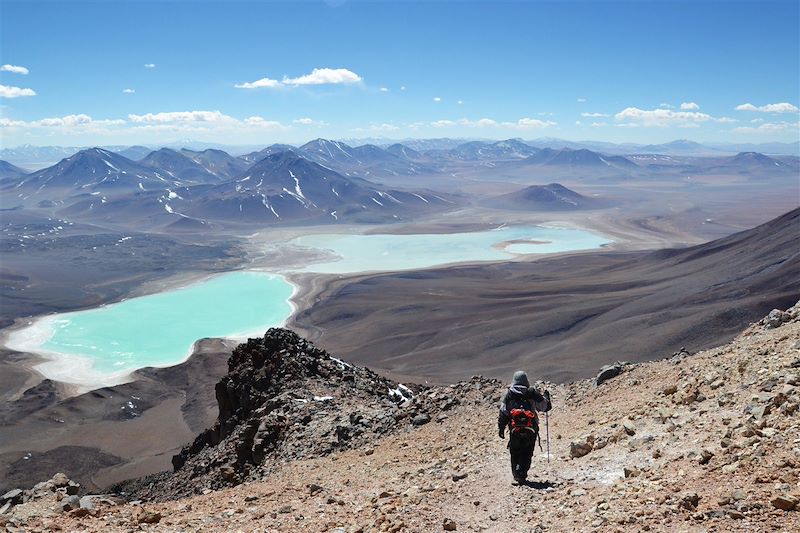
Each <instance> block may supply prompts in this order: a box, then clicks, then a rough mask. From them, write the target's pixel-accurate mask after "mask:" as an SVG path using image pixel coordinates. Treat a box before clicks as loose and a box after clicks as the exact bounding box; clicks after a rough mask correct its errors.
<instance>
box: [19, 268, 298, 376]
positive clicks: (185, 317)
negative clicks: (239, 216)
mask: <svg viewBox="0 0 800 533" xmlns="http://www.w3.org/2000/svg"><path fill="white" fill-rule="evenodd" d="M293 289H294V287H293V286H292V285H291V284H290V283H288V282H287V281H285V280H284V279H283V278H282V277H280V276H276V275H270V274H264V273H257V272H231V273H228V274H222V275H218V276H214V277H211V278H209V279H208V280H205V281H202V282H199V283H195V284H192V285H188V286H186V287H183V288H180V289H174V290H170V291H166V292H162V293H157V294H152V295H148V296H141V297H138V298H131V299H129V300H124V301H122V302H119V303H115V304H111V305H106V306H103V307H98V308H96V309H91V310H87V311H78V312H73V313H64V314H59V315H53V316H48V317H45V318H44V319H42V320H41V321H39V322H37V323H36V324H34V326H32V327H31V328H30V329H33V330H34V331H32V332H30V333H32V334H33V335H32V337H33V339H30V338H29V339H28V340H29V341H32V342H34V343H37V344H38V346H39V348H38V349H33V350H32V351H40V352H43V353H44V354H45V355H48V356H49V357H53V355H56V354H61V355H65V356H67V358H66V359H67V361H66V362H67V363H68V364H64V362H61V361H59V359H58V358H56V359H55V360H53V361H49V362H45V363H43V364H42V367H41V368H40V370H42V371H43V373H45V374H46V375H48V376H51V374H53V375H52V376H51V377H53V378H56V379H60V380H61V381H66V382H71V383H81V382H84V381H92V380H95V379H98V378H99V377H101V376H103V375H108V376H113V375H121V374H127V373H129V372H130V371H132V370H135V369H137V368H142V367H145V366H169V365H174V364H176V363H178V362H180V361H182V360H184V359H185V358H186V357H187V356H188V355H189V352H190V350H191V348H192V345H193V344H194V342H195V341H196V340H198V339H201V338H204V337H240V336H246V335H247V334H252V335H256V334H263V332H264V330H265V329H266V328H268V327H270V326H278V325H281V324H283V323H284V321H285V320H286V318H287V317H289V316H290V315H291V313H292V306H291V304H290V303H289V298H290V297H291V296H292V293H293ZM23 331H24V330H23ZM37 337H38V340H36V338H37ZM48 337H49V338H48ZM43 339H46V340H44V342H40V341H41V340H43ZM31 348H32V347H31ZM70 356H72V357H70ZM76 357H77V359H76Z"/></svg>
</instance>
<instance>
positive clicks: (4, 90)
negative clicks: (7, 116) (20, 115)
mask: <svg viewBox="0 0 800 533" xmlns="http://www.w3.org/2000/svg"><path fill="white" fill-rule="evenodd" d="M20 96H36V91H34V90H33V89H23V88H22V87H12V86H10V85H0V98H18V97H20Z"/></svg>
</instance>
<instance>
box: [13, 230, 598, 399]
mask: <svg viewBox="0 0 800 533" xmlns="http://www.w3.org/2000/svg"><path fill="white" fill-rule="evenodd" d="M609 242H610V241H609V240H608V239H607V238H604V237H601V236H599V235H595V234H593V233H590V232H587V231H582V230H575V229H563V228H547V227H533V226H531V227H501V228H498V229H494V230H488V231H480V232H472V233H449V234H424V235H422V234H413V235H392V234H376V235H355V234H354V235H347V234H328V235H308V236H304V237H298V238H296V239H293V240H292V241H290V242H289V243H288V244H290V245H293V246H303V247H310V248H316V249H321V250H326V251H328V252H330V253H331V254H333V257H334V259H333V260H330V261H324V262H319V263H313V264H309V265H307V266H306V267H305V268H304V269H303V270H302V271H303V272H312V273H335V274H343V273H355V272H368V271H395V270H409V269H419V268H427V267H433V266H437V265H445V264H451V263H460V262H475V261H498V260H509V259H513V258H514V257H516V256H518V255H525V254H542V253H554V252H564V251H573V250H586V249H592V248H598V247H600V246H602V245H604V244H607V243H609ZM293 292H294V286H293V285H292V284H291V283H289V282H288V281H286V279H285V278H284V277H283V276H281V275H278V274H269V273H264V272H252V271H251V272H231V273H227V274H221V275H217V276H213V277H210V278H208V279H206V280H204V281H200V282H197V283H194V284H191V285H188V286H186V287H182V288H179V289H173V290H169V291H165V292H162V293H157V294H152V295H148V296H141V297H137V298H131V299H129V300H124V301H122V302H119V303H115V304H110V305H104V306H102V307H98V308H95V309H90V310H86V311H76V312H72V313H62V314H56V315H49V316H45V317H41V318H38V319H36V320H35V321H34V322H33V323H32V324H30V325H29V326H27V327H25V328H22V329H19V330H16V331H14V332H12V333H11V335H10V336H9V338H8V340H7V342H6V345H7V346H8V347H10V348H12V349H16V350H20V351H28V352H33V353H38V354H41V355H43V356H44V357H45V358H46V359H47V360H46V361H45V362H43V363H40V364H39V365H37V366H36V368H37V370H39V371H40V372H41V373H42V374H44V375H45V376H47V377H48V378H50V379H54V380H56V381H62V382H66V383H73V384H77V385H81V386H84V387H85V388H91V387H96V386H103V385H113V384H116V383H124V382H125V381H128V380H129V379H130V378H129V376H130V373H131V372H132V371H134V370H136V369H138V368H143V367H147V366H170V365H174V364H178V363H180V362H181V361H183V360H185V359H186V358H187V357H188V356H189V355H190V353H191V350H192V347H193V345H194V343H195V341H197V340H198V339H201V338H204V337H227V338H240V337H245V336H247V335H253V336H255V335H261V334H263V332H264V331H265V330H266V329H267V328H269V327H272V326H280V325H282V324H284V323H285V321H286V320H287V319H288V318H289V317H290V316H291V315H292V313H293V312H294V309H293V307H292V304H291V302H290V299H291V296H292V294H293Z"/></svg>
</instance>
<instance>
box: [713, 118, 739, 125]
mask: <svg viewBox="0 0 800 533" xmlns="http://www.w3.org/2000/svg"><path fill="white" fill-rule="evenodd" d="M715 120H716V121H717V122H719V123H720V124H733V123H734V122H739V119H735V118H731V117H719V118H718V119H715Z"/></svg>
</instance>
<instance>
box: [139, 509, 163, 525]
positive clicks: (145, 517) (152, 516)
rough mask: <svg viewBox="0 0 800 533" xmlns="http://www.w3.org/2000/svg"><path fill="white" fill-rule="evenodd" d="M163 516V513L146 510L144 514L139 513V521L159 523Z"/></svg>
mask: <svg viewBox="0 0 800 533" xmlns="http://www.w3.org/2000/svg"><path fill="white" fill-rule="evenodd" d="M162 518H163V516H161V513H158V512H153V511H144V512H143V513H142V514H140V515H139V518H138V519H137V522H139V523H140V524H158V523H159V522H160V521H161V519H162Z"/></svg>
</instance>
